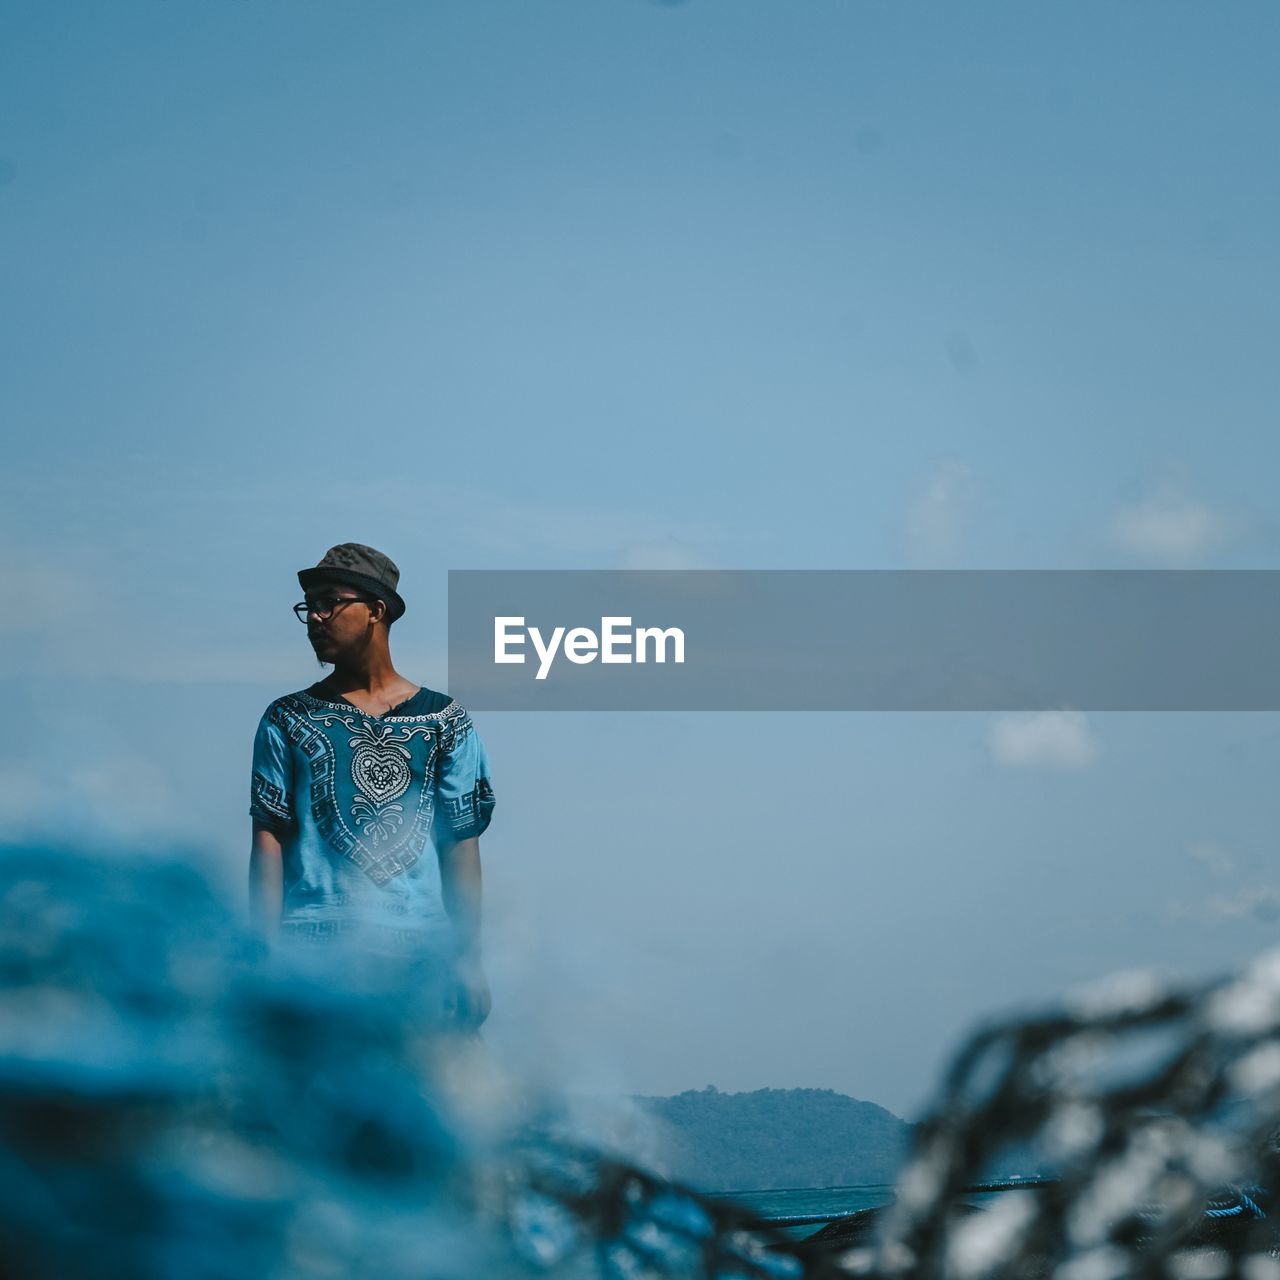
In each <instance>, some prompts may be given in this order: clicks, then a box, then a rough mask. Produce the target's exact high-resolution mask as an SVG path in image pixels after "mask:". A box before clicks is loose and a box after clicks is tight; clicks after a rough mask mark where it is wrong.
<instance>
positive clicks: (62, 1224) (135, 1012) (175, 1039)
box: [0, 847, 1280, 1280]
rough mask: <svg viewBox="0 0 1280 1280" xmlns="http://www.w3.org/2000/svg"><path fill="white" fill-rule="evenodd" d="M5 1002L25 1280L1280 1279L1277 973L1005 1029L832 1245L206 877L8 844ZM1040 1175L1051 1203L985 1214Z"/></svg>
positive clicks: (982, 1037)
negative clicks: (578, 1122)
mask: <svg viewBox="0 0 1280 1280" xmlns="http://www.w3.org/2000/svg"><path fill="white" fill-rule="evenodd" d="M420 976H421V975H419V977H420ZM0 988H2V989H0V1185H3V1187H4V1188H5V1193H4V1195H3V1196H0V1276H3V1277H15V1278H17V1277H22V1278H23V1280H43V1277H46V1276H47V1277H53V1276H57V1277H59V1278H60V1280H75V1278H76V1277H90V1276H92V1277H95V1278H103V1280H115V1278H117V1277H119V1278H121V1280H124V1278H125V1277H127V1278H128V1280H152V1278H155V1280H159V1278H160V1277H166V1278H167V1277H177V1276H181V1277H183V1278H184V1280H240V1278H242V1277H244V1278H248V1277H253V1278H254V1280H309V1278H311V1277H349V1276H364V1275H370V1276H372V1275H377V1276H380V1277H384V1278H386V1280H399V1278H400V1277H405V1278H408V1277H459V1278H463V1277H466V1278H468V1280H471V1278H475V1280H480V1278H483V1280H501V1278H502V1277H505V1276H512V1277H514V1276H523V1275H530V1274H539V1273H541V1274H552V1275H556V1276H567V1277H593V1276H616V1277H637V1278H638V1277H646V1276H654V1277H657V1276H688V1277H704V1276H705V1277H710V1276H716V1277H720V1278H721V1280H739V1278H743V1280H745V1278H747V1277H763V1276H780V1277H800V1276H811V1277H818V1276H837V1275H848V1274H857V1275H868V1276H877V1277H890V1276H892V1277H906V1276H912V1277H943V1276H946V1277H955V1278H956V1280H976V1278H977V1277H987V1276H993V1277H994V1276H1005V1275H1008V1276H1046V1277H1047V1276H1053V1277H1059V1278H1060V1280H1111V1278H1112V1277H1117V1278H1118V1277H1127V1276H1135V1277H1136V1276H1151V1277H1156V1276H1160V1277H1164V1276H1168V1277H1171V1278H1176V1280H1219V1278H1220V1277H1221V1278H1225V1277H1234V1276H1240V1277H1242V1278H1243V1280H1280V1262H1278V1261H1277V1260H1276V1258H1275V1249H1274V1244H1275V1239H1276V1236H1275V1232H1274V1229H1273V1225H1272V1218H1273V1203H1274V1200H1275V1195H1274V1193H1275V1190H1276V1188H1277V1187H1280V1177H1278V1176H1277V1175H1278V1174H1280V1154H1278V1153H1277V1146H1276V1143H1275V1141H1274V1140H1273V1133H1274V1130H1275V1126H1276V1120H1277V1116H1280V956H1269V957H1263V958H1262V959H1261V960H1259V961H1258V962H1257V963H1256V964H1255V965H1254V966H1253V968H1252V969H1251V970H1250V971H1248V972H1247V973H1245V974H1244V975H1242V976H1241V977H1239V978H1236V979H1231V980H1228V981H1225V982H1221V983H1214V984H1206V985H1205V986H1204V987H1203V988H1202V989H1200V990H1197V991H1190V992H1185V991H1184V992H1167V991H1164V990H1163V989H1161V987H1160V986H1159V985H1158V984H1157V983H1155V982H1154V981H1152V980H1150V979H1145V978H1119V979H1115V980H1112V981H1111V982H1109V983H1106V984H1103V985H1101V986H1100V987H1098V988H1096V989H1095V990H1093V991H1092V992H1088V993H1085V994H1083V995H1081V996H1079V997H1076V998H1075V999H1073V1000H1071V1001H1068V1002H1067V1004H1066V1005H1065V1006H1064V1007H1063V1009H1061V1010H1060V1011H1058V1012H1056V1013H1054V1014H1052V1015H1050V1016H1046V1017H1044V1018H1042V1019H1037V1020H1033V1021H1028V1022H1021V1023H1016V1024H1009V1025H1002V1026H994V1027H992V1028H990V1029H988V1030H986V1031H983V1032H980V1033H979V1034H978V1035H976V1036H975V1037H974V1038H973V1039H972V1040H971V1041H970V1042H969V1044H967V1045H966V1046H965V1047H964V1048H963V1049H962V1051H961V1052H960V1054H959V1055H958V1056H957V1057H956V1059H955V1062H954V1064H953V1066H952V1068H951V1070H950V1072H949V1074H948V1077H947V1079H946V1081H945V1082H944V1086H943V1088H942V1090H941V1092H940V1097H939V1101H938V1103H937V1106H936V1108H935V1110H934V1114H933V1115H932V1116H931V1118H929V1119H928V1120H927V1121H926V1123H925V1124H924V1125H923V1126H922V1128H921V1131H920V1134H919V1140H918V1143H917V1147H916V1150H915V1153H914V1155H913V1157H912V1160H911V1161H910V1162H909V1163H908V1165H907V1168H906V1170H905V1172H904V1174H903V1176H902V1178H901V1179H900V1182H899V1186H898V1193H897V1197H896V1200H895V1202H894V1203H893V1204H892V1205H890V1206H889V1207H888V1208H887V1209H885V1210H882V1211H873V1212H870V1213H868V1214H866V1215H859V1216H858V1217H856V1218H850V1219H848V1220H846V1221H844V1222H841V1223H837V1224H833V1225H832V1226H831V1227H829V1228H827V1229H825V1230H824V1231H822V1232H819V1233H818V1234H817V1235H816V1236H813V1237H811V1238H810V1239H809V1240H795V1239H792V1238H787V1237H783V1236H780V1235H778V1234H776V1233H771V1232H770V1230H769V1229H768V1228H767V1227H764V1226H762V1225H761V1224H759V1223H758V1222H756V1221H754V1220H753V1219H752V1217H751V1215H750V1214H749V1212H748V1211H747V1210H746V1209H744V1208H742V1207H740V1206H737V1205H734V1204H730V1203H726V1202H725V1201H723V1200H719V1199H713V1198H709V1197H706V1196H701V1195H698V1194H696V1193H694V1192H691V1191H689V1190H687V1189H683V1188H680V1187H676V1186H672V1185H670V1184H668V1183H665V1182H664V1181H663V1180H662V1179H661V1178H659V1177H657V1176H656V1175H652V1174H649V1173H646V1172H645V1171H644V1170H641V1169H638V1168H634V1167H631V1166H629V1165H627V1164H626V1163H624V1162H622V1161H619V1160H615V1159H611V1158H608V1157H605V1156H603V1155H601V1154H599V1153H596V1152H592V1151H590V1150H584V1149H580V1148H577V1147H574V1146H572V1145H570V1144H568V1143H565V1142H558V1141H556V1140H554V1139H553V1138H551V1137H547V1136H543V1137H541V1138H536V1137H531V1136H530V1135H531V1133H532V1132H533V1131H534V1130H533V1129H532V1128H531V1126H530V1120H531V1118H533V1117H535V1116H536V1115H542V1114H545V1112H546V1110H547V1108H548V1106H549V1105H553V1101H552V1102H550V1103H549V1102H548V1100H545V1099H542V1100H536V1099H532V1098H530V1097H527V1096H525V1095H524V1094H523V1093H522V1091H521V1089H520V1087H519V1085H518V1083H516V1082H512V1081H510V1080H507V1079H504V1078H503V1077H502V1075H501V1073H500V1071H499V1070H498V1068H497V1067H496V1066H495V1064H494V1063H493V1062H492V1061H491V1060H490V1059H489V1058H488V1056H487V1053H486V1051H485V1049H484V1047H483V1045H482V1044H481V1042H480V1041H479V1039H478V1037H476V1036H474V1035H467V1034H463V1033H459V1032H457V1031H455V1030H452V1029H451V1028H450V1027H449V1026H448V1025H447V1024H445V1023H443V1022H442V1021H441V1020H440V1018H439V1015H438V1012H437V1010H438V1008H439V1004H440V1001H439V994H440V993H439V990H438V989H436V988H434V987H433V983H432V982H431V981H419V980H417V979H410V978H409V977H408V976H407V975H404V974H401V975H399V976H397V977H395V978H392V977H390V976H389V975H388V974H387V973H386V972H385V971H384V970H381V969H378V968H375V967H371V966H368V965H364V964H361V963H360V962H359V961H358V959H357V958H356V957H354V956H347V957H345V958H344V961H343V963H342V964H341V965H334V964H331V963H329V964H319V963H316V962H308V963H305V964H304V963H302V962H301V960H300V959H297V958H295V959H293V960H290V959H288V958H282V957H272V958H268V957H265V956H263V955H262V954H261V953H260V951H259V949H258V948H256V947H255V945H254V944H253V942H252V940H251V939H249V938H248V937H246V936H245V935H244V934H243V933H242V932H241V930H240V929H239V927H238V923H237V921H236V920H235V919H234V918H233V917H232V916H231V914H230V913H229V911H228V909H227V907H226V906H225V904H224V903H223V902H222V901H221V900H220V899H219V897H218V896H217V895H216V894H215V893H214V892H213V890H212V889H211V888H210V887H209V886H208V885H207V884H206V883H205V882H204V881H203V880H202V879H201V877H200V876H199V874H198V873H197V872H196V871H195V870H193V869H192V868H191V867H190V866H186V865H180V864H175V863H166V862H163V861H158V860H154V859H136V860H133V859H122V858H119V857H110V858H107V857H95V856H89V855H85V854H81V853H76V852H73V851H70V850H67V849H57V848H47V847H11V848H7V849H3V850H0ZM1011 1150H1018V1151H1020V1152H1027V1153H1030V1158H1032V1159H1033V1160H1035V1161H1036V1162H1037V1164H1038V1166H1039V1167H1041V1168H1042V1169H1044V1170H1046V1171H1048V1172H1050V1173H1051V1174H1052V1177H1051V1180H1049V1181H1048V1182H1047V1183H1046V1184H1045V1185H1042V1186H1039V1187H1037V1188H1035V1189H1034V1190H1032V1189H1026V1190H1021V1189H1020V1190H1014V1191H1012V1192H1009V1193H1008V1194H1006V1195H1003V1196H1001V1197H1000V1198H999V1199H997V1200H996V1201H995V1202H994V1204H993V1206H992V1207H991V1208H990V1209H986V1210H983V1211H981V1212H975V1211H973V1210H972V1209H970V1208H968V1207H967V1206H964V1205H963V1204H962V1203H961V1199H962V1196H961V1192H962V1189H963V1188H964V1187H966V1186H968V1185H971V1184H973V1183H975V1182H979V1181H981V1180H982V1179H983V1177H984V1176H985V1174H986V1172H987V1171H988V1170H990V1169H992V1168H995V1167H998V1166H999V1164H1000V1162H1001V1160H1002V1158H1004V1157H1007V1156H1008V1153H1009V1152H1010V1151H1011ZM1206 1210H1207V1211H1208V1212H1207V1213H1206Z"/></svg>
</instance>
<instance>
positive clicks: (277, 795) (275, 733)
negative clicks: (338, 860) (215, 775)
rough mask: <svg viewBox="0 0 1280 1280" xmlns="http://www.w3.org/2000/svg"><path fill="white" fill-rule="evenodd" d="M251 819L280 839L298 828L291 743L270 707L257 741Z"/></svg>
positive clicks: (254, 751) (250, 808) (255, 738)
mask: <svg viewBox="0 0 1280 1280" xmlns="http://www.w3.org/2000/svg"><path fill="white" fill-rule="evenodd" d="M249 815H250V816H251V817H253V818H256V819H257V820H258V821H259V822H261V823H263V824H264V825H266V826H267V827H270V828H271V830H273V831H274V832H276V833H277V834H278V835H284V834H287V833H288V832H289V831H290V830H291V829H292V827H293V824H294V813H293V758H292V756H291V755H290V752H289V740H288V739H287V738H286V737H285V733H284V729H283V728H282V727H281V726H280V724H279V723H278V722H277V721H276V719H275V718H274V717H273V716H272V714H271V708H270V707H268V708H267V710H266V711H265V712H264V713H263V716H262V719H261V720H260V721H259V723H258V732H257V734H256V735H255V737H254V740H253V778H252V784H251V786H250V796H249Z"/></svg>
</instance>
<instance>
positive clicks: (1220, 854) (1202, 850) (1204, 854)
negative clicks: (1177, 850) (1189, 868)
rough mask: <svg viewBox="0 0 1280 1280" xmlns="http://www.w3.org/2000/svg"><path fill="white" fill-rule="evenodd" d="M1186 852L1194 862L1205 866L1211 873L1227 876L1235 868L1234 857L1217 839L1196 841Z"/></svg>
mask: <svg viewBox="0 0 1280 1280" xmlns="http://www.w3.org/2000/svg"><path fill="white" fill-rule="evenodd" d="M1187 852H1188V853H1189V854H1190V855H1191V857H1192V858H1193V859H1194V860H1195V861H1196V862H1198V863H1200V865H1201V866H1203V867H1205V868H1207V869H1208V870H1209V872H1210V873H1211V874H1212V875H1215V876H1229V875H1230V874H1231V873H1232V872H1233V871H1234V870H1235V869H1236V863H1235V859H1234V858H1233V857H1232V856H1231V854H1230V852H1229V851H1228V850H1226V849H1224V848H1223V847H1222V846H1221V845H1220V844H1218V843H1217V841H1214V840H1201V841H1198V842H1197V843H1196V844H1193V845H1192V846H1191V848H1190V849H1188V850H1187Z"/></svg>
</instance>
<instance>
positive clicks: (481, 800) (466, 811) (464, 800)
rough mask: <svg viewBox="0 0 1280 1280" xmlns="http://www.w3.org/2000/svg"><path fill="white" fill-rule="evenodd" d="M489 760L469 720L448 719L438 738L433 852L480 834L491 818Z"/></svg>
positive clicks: (459, 712) (460, 713)
mask: <svg viewBox="0 0 1280 1280" xmlns="http://www.w3.org/2000/svg"><path fill="white" fill-rule="evenodd" d="M493 806H494V795H493V784H492V783H491V782H490V780H489V759H488V756H486V754H485V750H484V747H483V745H482V744H481V742H480V737H479V735H478V734H477V733H476V731H475V726H474V725H472V723H471V717H470V716H468V715H467V714H466V712H464V711H462V710H461V708H459V709H458V710H457V713H456V714H455V715H454V716H452V717H450V719H449V720H448V721H447V722H446V728H445V730H444V732H443V733H442V735H441V741H440V757H439V767H438V770H437V772H436V797H435V814H434V816H433V819H432V832H431V835H432V839H433V841H434V843H435V845H436V848H437V849H439V848H442V847H443V846H445V845H449V844H456V843H457V842H458V841H459V840H469V839H471V838H472V837H473V836H478V835H480V834H482V833H483V832H484V831H485V829H486V828H487V827H488V825H489V819H490V818H491V817H492V816H493Z"/></svg>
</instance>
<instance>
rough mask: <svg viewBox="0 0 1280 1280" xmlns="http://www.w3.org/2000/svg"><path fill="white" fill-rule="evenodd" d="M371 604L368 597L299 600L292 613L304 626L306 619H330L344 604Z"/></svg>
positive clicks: (324, 597) (325, 597) (322, 597)
mask: <svg viewBox="0 0 1280 1280" xmlns="http://www.w3.org/2000/svg"><path fill="white" fill-rule="evenodd" d="M372 603H373V601H372V600H370V599H369V597H368V596H321V597H320V598H319V599H318V600H299V601H298V603H297V604H295V605H294V606H293V611H294V613H296V614H297V615H298V621H299V622H301V623H304V624H305V623H306V621H307V618H308V617H316V618H328V617H332V615H333V612H334V610H335V609H340V608H342V606H343V605H344V604H372Z"/></svg>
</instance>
